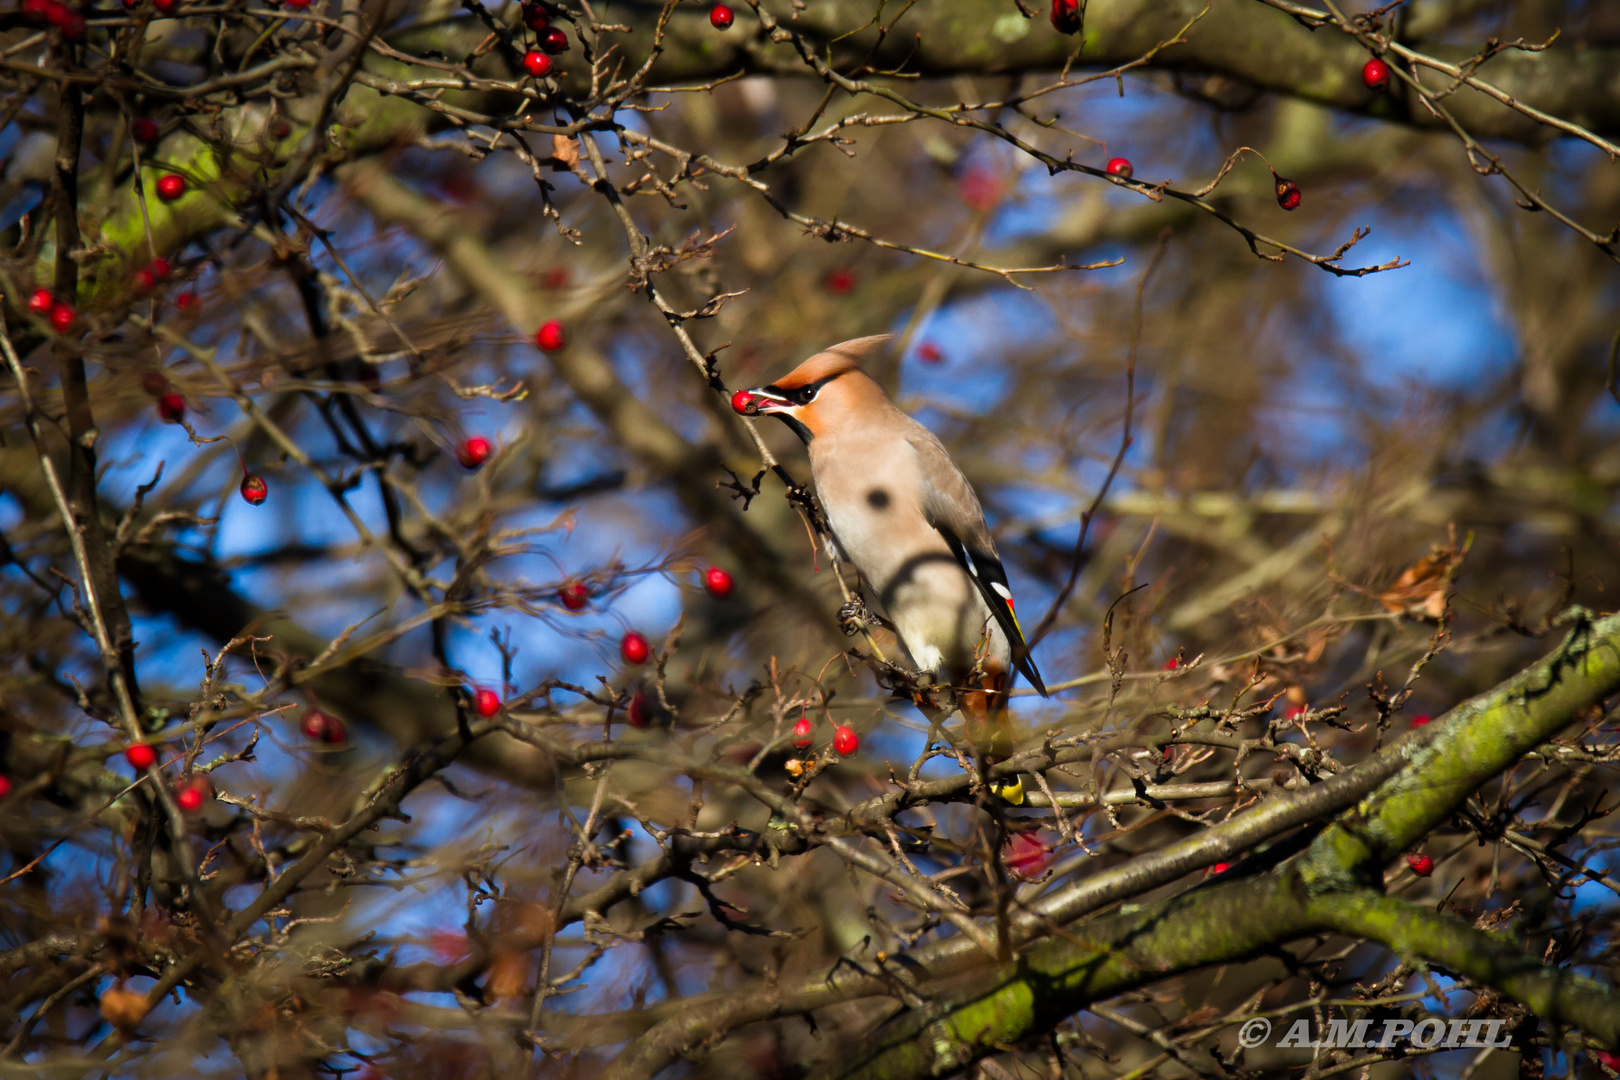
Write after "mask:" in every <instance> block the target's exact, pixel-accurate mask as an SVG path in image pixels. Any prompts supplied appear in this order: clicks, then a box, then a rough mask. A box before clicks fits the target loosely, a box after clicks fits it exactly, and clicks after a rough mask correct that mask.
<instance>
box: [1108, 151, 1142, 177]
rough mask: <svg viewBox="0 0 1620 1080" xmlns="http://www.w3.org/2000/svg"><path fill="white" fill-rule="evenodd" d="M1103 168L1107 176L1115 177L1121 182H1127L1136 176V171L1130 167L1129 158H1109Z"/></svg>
mask: <svg viewBox="0 0 1620 1080" xmlns="http://www.w3.org/2000/svg"><path fill="white" fill-rule="evenodd" d="M1105 168H1106V169H1107V172H1108V175H1109V176H1117V177H1119V178H1120V179H1122V180H1129V179H1130V178H1131V177H1133V176H1135V175H1136V169H1135V168H1134V167H1133V166H1132V165H1131V159H1130V158H1122V157H1117V158H1109V159H1108V164H1107V165H1106V166H1105Z"/></svg>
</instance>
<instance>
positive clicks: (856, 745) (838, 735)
mask: <svg viewBox="0 0 1620 1080" xmlns="http://www.w3.org/2000/svg"><path fill="white" fill-rule="evenodd" d="M860 748H861V737H860V736H859V735H857V734H855V729H854V728H852V727H845V726H844V725H843V724H839V725H838V726H837V727H836V728H833V749H834V750H836V751H838V754H839V756H840V757H849V755H851V754H853V753H855V751H857V750H859V749H860Z"/></svg>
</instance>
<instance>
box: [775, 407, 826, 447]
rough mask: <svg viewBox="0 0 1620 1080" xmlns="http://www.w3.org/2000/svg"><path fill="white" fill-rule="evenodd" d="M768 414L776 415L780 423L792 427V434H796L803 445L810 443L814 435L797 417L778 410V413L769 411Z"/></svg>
mask: <svg viewBox="0 0 1620 1080" xmlns="http://www.w3.org/2000/svg"><path fill="white" fill-rule="evenodd" d="M769 415H771V416H774V417H776V418H777V419H778V420H780V421H782V423H784V424H786V425H787V426H788V427H790V428H792V429H793V434H795V435H797V436H798V437H799V441H801V442H802V443H804V445H806V446H809V445H810V440H811V439H813V438H815V436H814V435H812V434H811V433H810V429H809V428H807V427H805V426H804V425H803V424H801V423H799V421H798V420H797V419H795V418H794V417H791V416H789V415H788V414H787V413H780V412H778V413H770V414H769Z"/></svg>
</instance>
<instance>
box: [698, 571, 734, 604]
mask: <svg viewBox="0 0 1620 1080" xmlns="http://www.w3.org/2000/svg"><path fill="white" fill-rule="evenodd" d="M703 587H704V588H705V589H708V590H709V595H710V596H712V597H714V598H715V599H717V600H724V599H725V598H726V597H728V596H730V595H731V590H732V589H733V588H735V587H736V582H734V581H733V580H732V578H731V574H730V572H729V571H727V570H726V569H725V567H723V566H711V567H709V568H708V569H707V570H705V571H703Z"/></svg>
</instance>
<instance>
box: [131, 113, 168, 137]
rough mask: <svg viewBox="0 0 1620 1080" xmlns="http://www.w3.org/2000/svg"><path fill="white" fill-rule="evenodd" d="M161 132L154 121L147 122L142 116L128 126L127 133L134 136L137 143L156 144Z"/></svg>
mask: <svg viewBox="0 0 1620 1080" xmlns="http://www.w3.org/2000/svg"><path fill="white" fill-rule="evenodd" d="M161 131H162V129H161V128H159V127H158V125H157V121H156V120H148V119H147V118H146V117H144V116H137V117H136V118H135V119H134V121H132V122H131V123H130V125H129V133H130V134H131V135H133V136H135V140H136V141H137V142H143V143H154V142H157V141H158V135H159V134H160V133H161Z"/></svg>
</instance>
